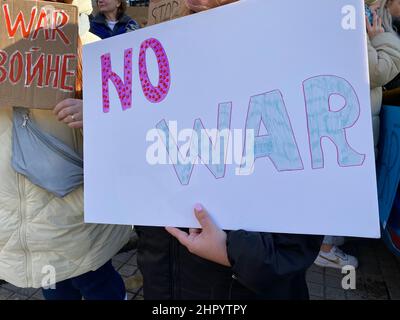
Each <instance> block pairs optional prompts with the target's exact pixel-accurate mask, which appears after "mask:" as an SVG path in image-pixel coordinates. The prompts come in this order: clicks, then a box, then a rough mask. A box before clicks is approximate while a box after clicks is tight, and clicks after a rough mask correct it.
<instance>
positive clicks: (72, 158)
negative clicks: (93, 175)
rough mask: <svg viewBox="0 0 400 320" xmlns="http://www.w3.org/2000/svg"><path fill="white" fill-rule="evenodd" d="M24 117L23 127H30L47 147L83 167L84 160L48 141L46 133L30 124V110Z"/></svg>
mask: <svg viewBox="0 0 400 320" xmlns="http://www.w3.org/2000/svg"><path fill="white" fill-rule="evenodd" d="M23 118H24V122H23V123H22V127H24V128H25V127H28V128H29V129H30V130H32V131H33V132H34V133H35V134H36V136H37V137H38V139H39V140H40V141H41V142H43V143H44V144H45V145H46V146H47V147H49V149H51V150H53V151H54V152H56V153H58V154H59V155H60V156H62V157H63V158H64V159H66V160H69V161H70V162H72V163H74V164H75V165H76V166H78V167H83V161H82V160H81V159H79V158H77V157H74V156H72V155H71V154H68V153H66V152H65V151H64V150H62V149H61V148H58V147H57V146H55V145H53V144H49V143H48V142H47V139H46V137H45V135H44V134H43V133H42V132H41V131H40V130H38V129H37V128H36V127H35V126H33V125H31V124H30V118H29V112H28V113H25V114H24V115H23Z"/></svg>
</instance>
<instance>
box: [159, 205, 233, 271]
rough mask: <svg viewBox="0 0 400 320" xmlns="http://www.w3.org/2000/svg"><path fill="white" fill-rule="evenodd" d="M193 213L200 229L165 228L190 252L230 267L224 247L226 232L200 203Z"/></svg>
mask: <svg viewBox="0 0 400 320" xmlns="http://www.w3.org/2000/svg"><path fill="white" fill-rule="evenodd" d="M194 213H195V215H196V218H197V220H198V221H199V223H200V225H201V227H202V230H199V229H189V234H188V233H186V232H184V231H182V230H180V229H178V228H171V227H166V230H167V231H168V232H169V233H170V234H171V235H173V236H174V237H175V238H177V239H178V240H179V242H180V243H181V244H182V245H183V246H185V247H186V248H187V249H188V250H189V251H190V252H191V253H193V254H195V255H197V256H199V257H201V258H204V259H207V260H210V261H213V262H215V263H219V264H222V265H223V266H226V267H230V266H231V264H230V262H229V259H228V252H227V248H226V233H225V231H223V230H221V229H220V228H219V227H218V226H217V225H216V224H215V223H214V222H213V221H212V219H211V217H210V216H209V214H208V213H207V212H206V211H205V210H204V209H203V207H202V206H201V205H200V204H197V205H196V206H195V208H194Z"/></svg>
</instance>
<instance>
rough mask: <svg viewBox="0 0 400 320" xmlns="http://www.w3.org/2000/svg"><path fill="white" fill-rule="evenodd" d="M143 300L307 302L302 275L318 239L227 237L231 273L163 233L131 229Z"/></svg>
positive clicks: (261, 235) (242, 234)
mask: <svg viewBox="0 0 400 320" xmlns="http://www.w3.org/2000/svg"><path fill="white" fill-rule="evenodd" d="M135 229H136V231H137V233H138V236H139V245H138V264H139V268H140V270H141V272H142V274H143V280H144V282H143V286H144V289H143V290H144V298H145V299H151V300H169V299H174V300H176V299H184V300H198V299H199V300H208V299H216V300H227V299H229V300H231V299H233V300H246V299H308V298H309V296H308V289H307V284H306V281H305V272H306V270H307V269H308V268H309V267H310V266H311V264H312V263H313V262H314V260H315V258H316V256H317V255H318V252H319V249H320V245H321V242H322V237H320V236H303V235H284V234H271V233H259V232H246V231H242V230H240V231H231V232H228V238H227V246H228V256H229V260H230V262H231V265H232V268H227V267H224V266H221V265H218V264H216V263H213V262H210V261H207V260H204V259H202V258H200V257H198V256H195V255H193V254H191V253H190V252H189V251H188V250H187V249H186V248H185V247H183V246H182V245H180V243H179V242H178V241H177V240H176V239H174V238H173V237H172V236H170V235H169V234H168V233H167V232H166V231H165V230H164V228H158V227H135Z"/></svg>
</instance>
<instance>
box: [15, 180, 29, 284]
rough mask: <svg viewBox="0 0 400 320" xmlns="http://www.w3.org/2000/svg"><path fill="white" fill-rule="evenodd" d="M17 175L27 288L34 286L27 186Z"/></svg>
mask: <svg viewBox="0 0 400 320" xmlns="http://www.w3.org/2000/svg"><path fill="white" fill-rule="evenodd" d="M16 175H17V185H18V195H19V213H20V218H21V222H20V227H19V240H20V242H21V246H22V250H23V252H24V253H25V255H24V258H25V268H26V277H25V281H26V286H29V287H30V286H32V282H33V279H32V259H31V253H30V251H29V248H28V242H27V240H26V224H27V222H26V202H25V197H24V196H23V194H24V191H25V190H24V189H25V184H24V179H22V177H21V175H20V174H19V173H16Z"/></svg>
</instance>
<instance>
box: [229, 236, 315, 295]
mask: <svg viewBox="0 0 400 320" xmlns="http://www.w3.org/2000/svg"><path fill="white" fill-rule="evenodd" d="M321 243H322V236H310V235H308V236H306V235H289V234H287V235H284V234H271V233H260V232H247V231H244V230H239V231H232V232H230V233H229V234H228V238H227V250H228V257H229V262H230V264H231V266H232V271H233V273H234V274H235V276H236V278H237V279H238V281H239V282H240V283H241V284H242V285H244V286H245V287H247V288H249V289H251V290H253V291H254V292H257V293H259V294H262V293H263V290H265V288H267V287H268V286H269V285H270V284H271V283H272V282H274V283H277V282H278V283H279V278H282V279H283V278H285V277H287V276H290V275H291V274H296V273H302V272H305V271H306V270H307V269H308V268H309V267H310V266H311V265H312V263H313V262H314V260H315V258H316V257H317V255H318V252H319V248H320V245H321Z"/></svg>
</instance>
